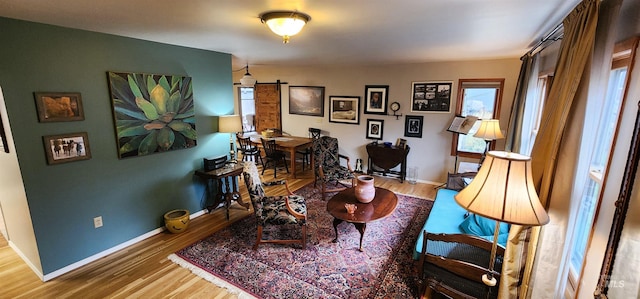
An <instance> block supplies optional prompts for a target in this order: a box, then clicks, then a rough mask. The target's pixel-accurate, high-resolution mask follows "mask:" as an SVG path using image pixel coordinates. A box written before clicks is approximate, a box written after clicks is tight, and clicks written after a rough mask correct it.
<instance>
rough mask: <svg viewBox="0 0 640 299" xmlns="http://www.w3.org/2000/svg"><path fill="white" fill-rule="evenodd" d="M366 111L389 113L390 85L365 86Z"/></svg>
mask: <svg viewBox="0 0 640 299" xmlns="http://www.w3.org/2000/svg"><path fill="white" fill-rule="evenodd" d="M364 99H365V100H364V113H367V114H387V102H388V100H389V85H367V86H365V87H364Z"/></svg>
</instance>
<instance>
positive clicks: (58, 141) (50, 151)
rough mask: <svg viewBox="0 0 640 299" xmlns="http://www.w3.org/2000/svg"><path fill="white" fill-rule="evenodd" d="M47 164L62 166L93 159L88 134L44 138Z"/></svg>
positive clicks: (80, 133)
mask: <svg viewBox="0 0 640 299" xmlns="http://www.w3.org/2000/svg"><path fill="white" fill-rule="evenodd" d="M42 139H43V141H44V150H45V152H46V154H47V164H50V165H51V164H60V163H67V162H73V161H78V160H88V159H91V150H90V148H89V136H88V135H87V132H79V133H70V134H61V135H49V136H43V137H42Z"/></svg>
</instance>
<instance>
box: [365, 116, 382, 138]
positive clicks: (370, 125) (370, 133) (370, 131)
mask: <svg viewBox="0 0 640 299" xmlns="http://www.w3.org/2000/svg"><path fill="white" fill-rule="evenodd" d="M383 129H384V120H382V119H367V139H375V140H382V132H383Z"/></svg>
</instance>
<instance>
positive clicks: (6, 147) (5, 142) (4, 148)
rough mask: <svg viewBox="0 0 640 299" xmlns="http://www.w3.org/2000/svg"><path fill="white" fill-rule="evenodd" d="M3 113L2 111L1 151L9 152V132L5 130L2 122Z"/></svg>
mask: <svg viewBox="0 0 640 299" xmlns="http://www.w3.org/2000/svg"><path fill="white" fill-rule="evenodd" d="M2 117H3V116H2V113H0V139H1V140H0V147H2V148H0V151H3V152H5V153H7V154H8V153H9V141H8V139H7V132H6V131H5V130H4V123H3V122H2Z"/></svg>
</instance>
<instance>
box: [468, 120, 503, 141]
mask: <svg viewBox="0 0 640 299" xmlns="http://www.w3.org/2000/svg"><path fill="white" fill-rule="evenodd" d="M473 137H478V138H482V139H484V140H496V139H502V138H504V135H502V131H500V121H499V120H497V119H483V120H482V122H480V128H478V131H476V133H475V134H473Z"/></svg>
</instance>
